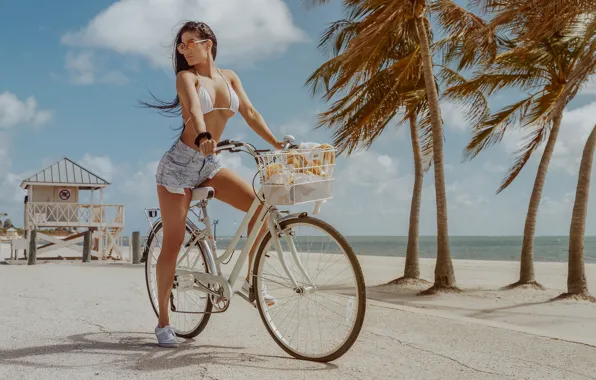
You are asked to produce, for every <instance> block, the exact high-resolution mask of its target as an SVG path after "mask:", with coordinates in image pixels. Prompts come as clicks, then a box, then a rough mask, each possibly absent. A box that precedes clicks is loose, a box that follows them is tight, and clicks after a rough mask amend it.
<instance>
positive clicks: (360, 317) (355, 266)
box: [253, 216, 366, 363]
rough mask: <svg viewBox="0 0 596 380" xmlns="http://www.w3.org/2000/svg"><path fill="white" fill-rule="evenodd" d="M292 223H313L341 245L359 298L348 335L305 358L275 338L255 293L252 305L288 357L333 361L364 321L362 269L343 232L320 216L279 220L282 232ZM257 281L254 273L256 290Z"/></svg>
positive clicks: (263, 244)
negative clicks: (330, 349)
mask: <svg viewBox="0 0 596 380" xmlns="http://www.w3.org/2000/svg"><path fill="white" fill-rule="evenodd" d="M293 224H311V225H314V226H315V227H318V228H321V229H322V230H324V231H325V232H326V233H328V234H329V235H331V237H333V238H334V239H335V240H336V241H337V242H338V243H339V245H340V246H341V248H342V249H343V250H344V253H345V254H346V255H347V257H348V259H349V261H350V264H351V265H352V270H353V271H354V275H355V278H356V283H357V287H358V295H359V297H358V312H357V315H356V319H355V325H354V327H353V329H352V331H351V332H350V335H349V336H348V338H347V339H346V340H345V341H344V343H343V344H342V345H341V346H340V347H339V348H337V349H336V350H335V351H333V352H331V353H329V354H328V355H325V356H321V357H309V356H305V355H302V354H300V353H298V352H296V351H294V350H292V349H290V348H289V347H287V346H286V345H285V344H284V343H283V342H282V341H281V340H280V339H279V337H278V336H277V335H276V334H275V332H274V331H273V330H272V329H271V326H270V325H269V323H268V322H267V316H266V315H265V310H264V309H263V305H262V304H261V303H260V302H259V300H258V296H257V299H256V304H257V308H258V310H259V314H260V316H261V320H262V321H263V324H264V325H265V327H266V328H267V331H268V332H269V335H271V337H272V338H273V340H274V341H275V342H276V343H277V344H278V345H279V346H280V347H281V348H282V349H283V350H284V351H285V352H286V353H288V354H289V355H291V356H292V357H294V358H296V359H300V360H307V361H314V362H322V363H327V362H330V361H334V360H336V359H338V358H340V357H341V356H343V355H344V354H345V353H346V352H347V351H348V350H349V349H350V348H351V347H352V346H353V345H354V343H355V342H356V340H357V338H358V336H359V335H360V331H361V330H362V325H363V323H364V316H365V314H366V287H365V283H364V275H363V274H362V269H361V267H360V263H359V262H358V259H357V257H356V254H355V253H354V250H353V249H352V247H351V246H350V244H349V243H348V242H347V240H346V239H345V238H344V237H343V235H342V234H341V233H340V232H338V231H337V230H336V229H335V228H334V227H333V226H331V225H330V224H329V223H327V222H324V221H322V220H321V219H317V218H313V217H310V216H300V217H297V218H292V219H287V220H284V221H282V222H280V223H279V225H280V227H281V230H282V231H284V230H286V229H287V228H288V227H289V226H292V225H293ZM270 239H271V233H270V232H268V233H267V234H266V235H265V237H264V238H263V240H262V242H261V245H260V246H259V250H258V251H257V254H256V256H255V263H254V272H253V273H254V274H255V275H256V274H258V273H259V266H260V264H261V256H262V255H263V254H266V253H265V249H266V247H267V245H268V243H269V240H270ZM260 281H261V280H260V278H259V276H256V289H260V288H261V284H260Z"/></svg>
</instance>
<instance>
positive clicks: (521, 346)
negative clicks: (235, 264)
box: [0, 263, 596, 380]
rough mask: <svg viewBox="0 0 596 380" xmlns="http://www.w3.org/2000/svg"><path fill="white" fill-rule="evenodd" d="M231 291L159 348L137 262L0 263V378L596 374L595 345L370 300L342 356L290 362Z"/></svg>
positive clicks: (524, 376) (485, 379) (523, 376)
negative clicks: (176, 341) (191, 328)
mask: <svg viewBox="0 0 596 380" xmlns="http://www.w3.org/2000/svg"><path fill="white" fill-rule="evenodd" d="M234 300H235V301H236V302H234V303H233V304H232V306H231V307H230V309H229V310H228V312H226V313H225V314H220V315H215V316H213V317H212V318H211V321H210V322H209V325H208V326H207V328H206V330H205V332H204V333H203V334H202V335H200V336H198V337H197V338H196V339H195V340H194V341H187V342H186V343H185V344H184V345H183V346H182V347H181V348H179V349H176V350H172V349H162V348H159V347H157V346H156V345H155V338H154V335H153V333H152V330H153V327H154V325H155V317H154V315H153V314H152V313H153V312H152V309H151V307H150V305H149V301H148V298H147V294H146V290H145V283H144V277H143V269H142V268H141V267H138V266H137V267H133V266H131V265H119V264H115V265H114V264H111V265H105V264H97V263H93V264H87V265H82V264H44V265H37V266H33V267H31V266H7V265H0V323H1V326H2V329H1V331H2V332H1V333H0V379H36V380H37V379H69V380H71V379H77V380H82V379H123V378H126V379H174V378H175V379H201V378H204V379H226V380H227V379H243V380H244V379H259V380H265V379H280V378H284V379H285V378H288V379H316V378H320V377H321V376H325V377H326V378H330V379H342V380H343V379H408V380H412V379H441V380H445V379H482V380H490V379H557V380H562V379H596V373H595V372H594V363H596V348H594V347H590V346H586V345H581V344H576V343H569V342H564V341H558V340H552V339H548V338H543V337H538V336H534V335H527V334H522V333H519V332H512V331H507V330H503V329H498V328H493V327H487V326H483V325H479V324H476V323H470V322H462V321H457V320H451V319H445V318H440V317H437V316H430V315H423V314H420V313H412V312H407V311H401V310H396V309H395V308H393V307H391V306H390V305H383V304H377V303H375V305H370V306H369V307H368V313H367V318H366V321H365V327H364V330H363V332H362V333H361V335H360V338H359V340H358V342H357V343H356V344H355V346H354V347H353V348H352V350H351V351H350V352H348V353H347V354H346V355H345V356H344V357H342V358H341V359H339V360H337V361H335V362H333V363H329V364H319V363H311V362H304V361H298V360H294V359H292V358H290V357H289V356H287V355H286V354H285V353H284V352H283V351H282V350H281V349H280V348H278V346H277V345H276V344H275V343H274V342H273V340H272V339H271V337H270V336H269V334H268V333H267V332H266V330H265V327H264V326H263V324H262V323H261V320H260V317H259V315H258V312H257V311H256V309H254V308H253V307H251V306H250V305H248V304H247V303H245V302H244V301H242V300H241V299H240V298H235V299H234Z"/></svg>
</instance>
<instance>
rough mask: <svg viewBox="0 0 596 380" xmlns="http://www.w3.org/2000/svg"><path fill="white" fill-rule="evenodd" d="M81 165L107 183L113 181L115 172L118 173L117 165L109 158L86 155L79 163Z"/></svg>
mask: <svg viewBox="0 0 596 380" xmlns="http://www.w3.org/2000/svg"><path fill="white" fill-rule="evenodd" d="M79 164H80V165H81V166H83V167H84V168H86V169H89V170H90V171H91V172H93V173H95V174H97V175H98V176H100V177H102V178H103V179H105V180H106V181H112V179H113V178H114V175H115V172H116V171H117V169H116V167H115V165H114V164H113V163H112V160H111V159H110V157H108V156H92V155H90V154H89V153H86V154H85V155H84V156H83V158H82V159H81V160H80V161H79Z"/></svg>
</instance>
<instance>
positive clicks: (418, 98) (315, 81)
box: [306, 13, 432, 284]
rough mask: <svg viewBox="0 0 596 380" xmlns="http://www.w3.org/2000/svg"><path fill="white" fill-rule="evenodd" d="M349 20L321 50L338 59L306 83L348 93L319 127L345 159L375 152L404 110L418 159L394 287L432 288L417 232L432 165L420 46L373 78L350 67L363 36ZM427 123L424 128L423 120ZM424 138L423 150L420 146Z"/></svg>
mask: <svg viewBox="0 0 596 380" xmlns="http://www.w3.org/2000/svg"><path fill="white" fill-rule="evenodd" d="M351 16H352V17H350V18H349V19H346V20H340V21H337V22H334V23H332V24H331V26H330V27H329V28H328V29H327V30H326V31H325V32H324V33H323V35H322V38H321V42H320V43H319V48H323V49H328V48H329V47H332V48H333V54H334V55H335V57H334V58H332V59H331V60H329V61H328V62H326V63H324V64H323V65H322V66H321V67H320V68H319V69H317V70H316V71H315V72H314V73H313V74H312V75H311V76H310V77H309V78H308V80H307V82H306V83H307V85H309V86H310V87H311V88H312V90H313V95H314V93H316V92H317V90H318V89H320V88H321V87H322V84H324V85H325V92H326V93H325V95H324V97H325V98H326V99H327V100H330V99H331V98H332V97H333V96H334V95H336V94H339V93H343V94H344V95H343V97H341V98H340V99H339V100H337V101H336V102H335V103H334V104H333V105H332V107H331V108H330V109H329V110H328V111H326V112H323V113H322V114H320V115H319V125H318V127H319V128H320V127H327V128H329V129H333V130H335V131H336V132H335V138H334V145H336V146H337V147H338V150H339V152H340V153H342V152H347V153H348V154H351V153H352V152H354V151H355V150H358V149H360V148H368V147H370V146H371V145H372V144H373V142H374V141H375V140H376V138H377V137H378V136H379V135H380V134H381V133H382V132H383V131H384V130H385V129H386V127H387V126H388V125H389V124H390V123H391V122H392V120H394V119H395V117H396V116H397V114H398V112H399V111H400V110H403V111H404V117H403V118H402V119H401V121H399V122H398V126H399V125H402V124H404V123H405V122H406V121H407V122H409V125H410V135H411V139H412V149H413V156H414V189H413V192H412V203H411V210H410V225H409V232H408V245H407V249H406V264H405V269H404V276H403V277H401V278H399V279H397V280H394V281H391V282H390V283H391V284H402V283H408V284H419V283H428V282H427V281H425V280H422V279H420V267H419V257H418V230H419V228H418V226H419V218H420V203H421V196H422V184H423V176H424V172H425V171H426V170H428V168H430V163H431V161H432V139H431V133H430V132H431V130H430V121H429V113H428V102H427V101H426V100H427V98H426V87H425V86H424V81H423V78H422V71H421V69H420V66H421V65H420V56H421V55H420V49H419V47H418V45H417V43H416V42H415V41H410V42H409V43H402V44H401V46H402V50H403V51H387V52H388V54H386V56H385V57H384V60H383V62H382V63H381V64H382V65H383V66H384V67H385V68H384V69H381V70H379V71H376V72H374V73H372V74H371V73H368V72H367V71H366V69H360V68H359V67H357V66H356V67H355V66H351V65H350V64H349V62H350V59H349V53H350V52H349V51H346V49H345V48H346V46H348V45H349V43H350V41H351V40H352V39H353V38H354V37H356V36H357V35H358V33H360V32H361V31H362V22H361V21H359V19H358V18H357V17H355V15H354V14H353V13H352V15H351ZM419 118H422V123H421V125H420V127H419V125H418V119H419ZM420 134H421V135H422V144H421V142H420V140H421V138H420V137H421V136H420Z"/></svg>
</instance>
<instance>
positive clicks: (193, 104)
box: [176, 70, 207, 134]
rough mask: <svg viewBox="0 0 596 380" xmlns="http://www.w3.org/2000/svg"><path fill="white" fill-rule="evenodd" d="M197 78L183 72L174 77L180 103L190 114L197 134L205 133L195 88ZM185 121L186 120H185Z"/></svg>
mask: <svg viewBox="0 0 596 380" xmlns="http://www.w3.org/2000/svg"><path fill="white" fill-rule="evenodd" d="M196 80H197V77H196V76H195V75H194V74H193V73H191V72H190V71H187V70H183V71H180V72H179V73H178V74H177V75H176V91H177V92H178V97H179V98H180V102H181V103H182V104H183V105H184V107H185V108H186V109H187V110H188V112H189V113H190V120H191V121H192V125H193V127H194V128H195V131H196V132H197V134H199V133H201V132H205V131H207V127H206V125H205V119H203V112H202V110H201V102H200V100H199V95H198V94H197V89H196V86H195V83H196ZM185 121H186V120H185Z"/></svg>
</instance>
